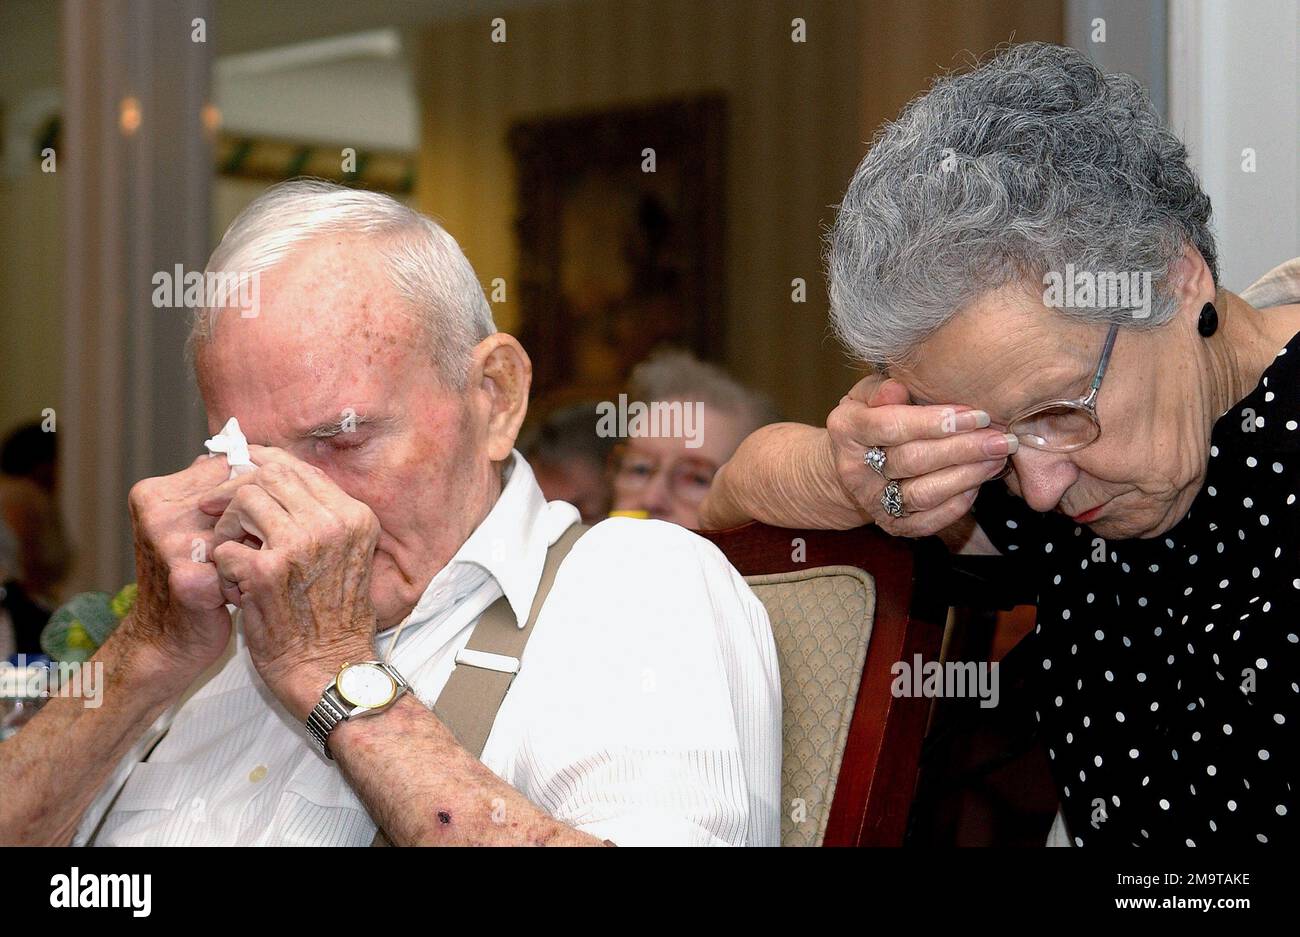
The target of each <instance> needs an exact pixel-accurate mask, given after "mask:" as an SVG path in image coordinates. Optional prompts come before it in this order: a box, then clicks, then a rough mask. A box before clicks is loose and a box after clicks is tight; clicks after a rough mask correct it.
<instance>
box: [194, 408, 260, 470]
mask: <svg viewBox="0 0 1300 937" xmlns="http://www.w3.org/2000/svg"><path fill="white" fill-rule="evenodd" d="M203 445H205V446H207V447H208V451H209V452H210V453H212V454H213V455H218V454H220V453H225V456H226V461H227V462H229V463H230V477H231V478H234V477H235V476H236V475H244V474H247V473H248V472H251V471H253V469H255V468H256V467H257V466H255V465H253V460H252V459H250V458H249V457H248V440H247V439H246V438H244V432H243V430H241V429H240V428H239V421H238V420H237V419H235V418H234V417H233V416H232V417H231V418H230V419H229V420H227V421H226V425H225V426H223V427H222V428H221V432H219V433H217V435H215V436H213V437H212V438H211V439H209V440H208V441H207V442H205V443H204V444H203Z"/></svg>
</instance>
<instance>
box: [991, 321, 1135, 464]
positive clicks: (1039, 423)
mask: <svg viewBox="0 0 1300 937" xmlns="http://www.w3.org/2000/svg"><path fill="white" fill-rule="evenodd" d="M1118 333H1119V325H1118V324H1115V325H1112V326H1111V327H1110V332H1108V333H1107V335H1106V344H1105V345H1104V346H1103V347H1102V349H1101V360H1100V361H1098V362H1097V371H1096V373H1094V374H1093V376H1092V384H1091V385H1089V387H1088V393H1086V394H1084V395H1083V396H1082V397H1080V398H1078V399H1077V400H1052V401H1048V402H1047V403H1040V404H1035V405H1034V406H1032V407H1030V408H1029V409H1028V410H1024V411H1022V412H1021V413H1019V414H1017V415H1016V416H1014V417H1012V419H1011V422H1010V423H1008V424H1007V432H1008V433H1011V434H1013V435H1015V436H1016V437H1018V438H1019V439H1020V441H1021V442H1022V443H1023V444H1024V445H1026V446H1029V447H1030V448H1031V449H1041V450H1042V451H1044V452H1074V451H1076V450H1078V449H1082V448H1083V447H1084V446H1087V445H1090V444H1091V443H1093V442H1096V440H1097V437H1098V436H1100V435H1101V421H1100V420H1099V419H1098V417H1097V391H1098V390H1100V389H1101V379H1102V378H1103V377H1105V376H1106V367H1107V365H1109V364H1110V352H1111V349H1112V348H1114V347H1115V336H1116V335H1117V334H1118Z"/></svg>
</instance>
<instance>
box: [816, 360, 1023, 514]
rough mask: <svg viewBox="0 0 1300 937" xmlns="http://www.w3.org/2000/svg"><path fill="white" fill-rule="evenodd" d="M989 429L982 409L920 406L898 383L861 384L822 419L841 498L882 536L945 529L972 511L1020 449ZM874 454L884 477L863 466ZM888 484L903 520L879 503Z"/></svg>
mask: <svg viewBox="0 0 1300 937" xmlns="http://www.w3.org/2000/svg"><path fill="white" fill-rule="evenodd" d="M988 425H989V417H988V414H987V413H984V412H983V411H982V410H972V409H970V408H969V407H964V406H955V405H936V406H917V405H914V404H912V403H911V398H910V397H909V396H908V392H907V388H905V387H904V386H903V385H902V384H900V383H899V382H898V381H894V380H883V381H882V380H881V379H880V378H879V377H875V376H873V377H868V378H864V379H863V380H861V381H859V382H858V383H857V384H856V385H855V386H854V387H853V389H852V390H850V391H849V392H848V394H846V395H845V396H844V397H843V398H842V399H841V400H840V403H839V406H837V407H836V408H835V409H834V410H833V411H831V414H830V416H829V417H828V418H827V420H826V429H827V432H828V433H829V435H830V440H831V445H832V448H833V451H834V462H835V470H836V473H837V476H838V479H839V483H840V485H841V486H842V488H843V490H844V492H845V494H846V495H847V496H848V497H849V498H850V499H851V500H852V502H853V503H854V504H855V505H856V506H857V507H858V509H859V510H861V512H862V513H863V514H865V515H868V516H870V518H871V519H872V520H873V521H875V522H876V523H877V524H879V525H880V527H881V528H882V529H883V530H885V531H886V532H888V533H890V534H895V535H897V536H903V537H926V536H929V535H931V534H937V533H939V532H940V531H943V530H946V529H948V528H950V527H951V526H952V525H953V524H955V523H956V522H958V521H959V520H961V519H962V518H963V517H965V516H966V515H967V514H968V513H969V512H970V509H971V505H972V504H974V502H975V496H976V495H977V494H978V493H979V489H980V486H981V485H982V484H984V482H986V481H988V480H989V479H991V478H993V477H995V476H996V475H998V474H999V473H1000V472H1001V471H1002V468H1003V466H1004V465H1005V464H1006V460H1007V457H1008V456H1009V455H1011V454H1013V453H1014V452H1015V451H1016V449H1017V448H1018V446H1019V443H1018V441H1017V440H1016V438H1015V437H1014V436H1011V435H1008V434H1004V433H1002V432H1000V431H998V430H992V429H987V428H986V427H988ZM872 447H879V448H880V449H882V450H884V452H885V457H886V459H885V466H884V476H883V477H882V476H881V475H880V474H879V473H877V472H876V471H875V470H874V469H873V468H871V467H870V466H869V465H867V464H866V460H865V455H866V452H867V450H868V449H871V448H872ZM890 481H897V482H898V484H899V492H900V493H901V495H902V501H903V512H904V513H903V516H902V517H894V516H892V515H891V514H890V513H889V512H888V511H886V510H885V507H884V505H883V504H882V502H881V496H882V494H883V493H884V490H885V486H886V485H887V484H888V483H889V482H890Z"/></svg>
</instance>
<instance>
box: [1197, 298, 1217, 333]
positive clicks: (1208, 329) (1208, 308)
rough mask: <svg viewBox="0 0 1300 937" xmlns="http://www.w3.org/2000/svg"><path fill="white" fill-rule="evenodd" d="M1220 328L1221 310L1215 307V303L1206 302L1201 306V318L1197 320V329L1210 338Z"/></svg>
mask: <svg viewBox="0 0 1300 937" xmlns="http://www.w3.org/2000/svg"><path fill="white" fill-rule="evenodd" d="M1218 330H1219V310H1217V309H1215V308H1214V303H1206V304H1205V305H1204V306H1202V307H1201V318H1200V319H1199V320H1197V323H1196V331H1198V332H1200V333H1201V334H1202V335H1203V336H1205V337H1206V338H1209V337H1210V336H1211V335H1213V334H1214V333H1215V332H1217V331H1218Z"/></svg>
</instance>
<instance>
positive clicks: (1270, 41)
mask: <svg viewBox="0 0 1300 937" xmlns="http://www.w3.org/2000/svg"><path fill="white" fill-rule="evenodd" d="M1169 12H1170V24H1169V25H1170V34H1169V44H1170V45H1169V50H1170V55H1169V60H1170V80H1169V104H1170V108H1169V115H1170V124H1171V126H1172V127H1173V129H1174V132H1175V133H1177V134H1178V135H1179V136H1180V137H1182V139H1183V141H1184V142H1185V143H1186V144H1187V149H1188V150H1189V151H1190V153H1191V159H1192V165H1193V167H1194V168H1195V169H1196V170H1197V172H1198V173H1199V174H1200V177H1201V185H1202V186H1203V187H1204V189H1205V191H1206V193H1207V194H1208V195H1209V196H1210V201H1211V202H1212V203H1213V205H1214V216H1213V219H1212V224H1213V227H1214V232H1215V235H1216V237H1217V239H1218V247H1219V267H1220V274H1221V278H1222V281H1223V285H1224V286H1226V287H1227V288H1228V289H1230V290H1234V291H1240V290H1243V289H1245V288H1246V287H1247V286H1249V285H1250V284H1251V283H1252V282H1254V281H1255V280H1256V279H1257V278H1258V277H1259V276H1261V275H1262V274H1264V273H1266V272H1267V271H1268V270H1270V269H1272V268H1273V267H1274V266H1276V265H1277V264H1279V263H1281V262H1282V261H1284V260H1289V259H1291V258H1292V257H1295V256H1297V255H1300V158H1298V157H1297V150H1300V54H1298V46H1300V2H1297V0H1213V2H1207V0H1172V2H1171V5H1170V10H1169ZM1246 149H1250V150H1253V151H1254V161H1255V171H1254V172H1247V171H1245V170H1244V165H1243V161H1244V159H1245V157H1244V156H1243V151H1244V150H1246Z"/></svg>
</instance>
